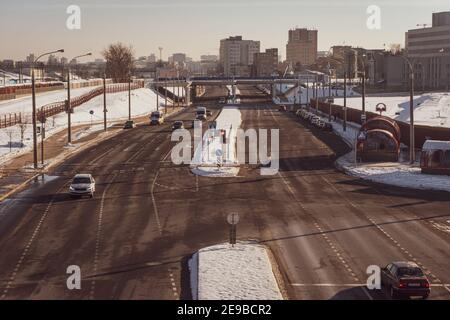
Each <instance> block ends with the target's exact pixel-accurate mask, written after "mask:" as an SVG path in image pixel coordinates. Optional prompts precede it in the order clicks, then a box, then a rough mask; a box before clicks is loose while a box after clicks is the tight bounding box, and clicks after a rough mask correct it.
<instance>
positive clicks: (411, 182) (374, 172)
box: [319, 113, 450, 192]
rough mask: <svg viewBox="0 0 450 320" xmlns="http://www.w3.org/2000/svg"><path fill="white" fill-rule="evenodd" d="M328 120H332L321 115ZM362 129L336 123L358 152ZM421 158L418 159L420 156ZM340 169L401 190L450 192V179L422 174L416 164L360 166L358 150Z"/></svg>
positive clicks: (335, 127) (343, 159) (337, 130)
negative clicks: (356, 145)
mask: <svg viewBox="0 0 450 320" xmlns="http://www.w3.org/2000/svg"><path fill="white" fill-rule="evenodd" d="M319 115H320V116H321V117H322V118H323V119H324V120H327V119H328V117H327V116H326V115H325V114H323V113H319ZM359 128H360V125H358V124H356V123H352V122H347V130H346V131H344V130H343V126H342V121H341V120H338V121H337V122H333V131H334V132H335V133H336V134H338V135H339V136H341V137H342V138H343V139H344V141H345V142H346V143H347V144H348V145H349V146H350V147H351V148H352V149H354V145H355V140H356V138H357V134H358V132H359ZM416 157H417V156H416ZM336 166H337V167H338V168H339V169H341V170H343V171H344V172H345V173H347V174H348V175H351V176H354V177H358V178H361V179H364V180H369V181H373V182H378V183H384V184H388V185H393V186H397V187H405V188H412V189H420V190H441V191H448V192H450V176H443V175H432V174H422V173H421V169H420V167H419V165H418V163H417V162H416V163H415V164H413V165H411V164H409V163H408V162H407V161H399V162H395V163H394V162H382V163H357V162H356V161H355V153H354V150H352V151H351V152H349V153H347V154H346V155H344V156H342V157H340V158H339V159H338V160H337V161H336Z"/></svg>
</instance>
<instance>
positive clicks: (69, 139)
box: [66, 52, 92, 144]
mask: <svg viewBox="0 0 450 320" xmlns="http://www.w3.org/2000/svg"><path fill="white" fill-rule="evenodd" d="M87 56H92V53H91V52H89V53H86V54H82V55H79V56H76V57H73V58H72V59H71V60H70V61H69V66H68V68H67V105H66V107H67V110H66V112H67V143H68V144H70V143H71V142H72V126H71V113H72V104H71V101H70V77H71V74H70V71H71V70H70V62H71V61H73V60H76V59H79V58H83V57H87Z"/></svg>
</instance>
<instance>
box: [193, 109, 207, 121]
mask: <svg viewBox="0 0 450 320" xmlns="http://www.w3.org/2000/svg"><path fill="white" fill-rule="evenodd" d="M195 119H196V120H206V108H205V107H197V110H196V112H195Z"/></svg>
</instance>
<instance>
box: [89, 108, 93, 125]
mask: <svg viewBox="0 0 450 320" xmlns="http://www.w3.org/2000/svg"><path fill="white" fill-rule="evenodd" d="M89 114H90V115H91V127H92V116H93V115H94V110H91V111H89Z"/></svg>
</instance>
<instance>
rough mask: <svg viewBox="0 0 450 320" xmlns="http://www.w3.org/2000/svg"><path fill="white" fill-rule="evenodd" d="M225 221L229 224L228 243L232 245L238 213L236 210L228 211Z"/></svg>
mask: <svg viewBox="0 0 450 320" xmlns="http://www.w3.org/2000/svg"><path fill="white" fill-rule="evenodd" d="M227 221H228V224H229V225H230V244H231V246H233V247H234V245H235V244H236V226H237V224H238V222H239V214H238V213H236V212H233V213H230V214H229V215H228V217H227Z"/></svg>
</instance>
